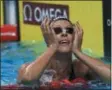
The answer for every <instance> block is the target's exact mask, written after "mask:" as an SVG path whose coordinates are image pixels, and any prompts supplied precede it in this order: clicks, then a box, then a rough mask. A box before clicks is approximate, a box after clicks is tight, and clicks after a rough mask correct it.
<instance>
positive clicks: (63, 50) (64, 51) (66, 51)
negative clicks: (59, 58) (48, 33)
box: [58, 47, 71, 53]
mask: <svg viewBox="0 0 112 90" xmlns="http://www.w3.org/2000/svg"><path fill="white" fill-rule="evenodd" d="M58 51H59V52H61V53H68V52H71V48H66V47H63V48H59V49H58Z"/></svg>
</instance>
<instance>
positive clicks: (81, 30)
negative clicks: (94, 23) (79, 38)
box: [77, 22, 83, 32]
mask: <svg viewBox="0 0 112 90" xmlns="http://www.w3.org/2000/svg"><path fill="white" fill-rule="evenodd" d="M77 25H78V27H79V28H80V32H83V29H82V27H81V25H80V24H79V22H77Z"/></svg>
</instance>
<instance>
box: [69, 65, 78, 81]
mask: <svg viewBox="0 0 112 90" xmlns="http://www.w3.org/2000/svg"><path fill="white" fill-rule="evenodd" d="M75 78H76V77H75V73H74V69H73V64H71V72H70V77H69V80H70V81H71V80H73V79H75Z"/></svg>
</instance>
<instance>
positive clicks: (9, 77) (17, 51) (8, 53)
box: [0, 41, 111, 90]
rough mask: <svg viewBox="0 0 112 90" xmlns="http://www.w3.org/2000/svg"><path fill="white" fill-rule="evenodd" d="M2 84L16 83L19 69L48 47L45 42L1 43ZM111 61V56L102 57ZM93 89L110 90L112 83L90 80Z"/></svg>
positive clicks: (105, 60)
mask: <svg viewBox="0 0 112 90" xmlns="http://www.w3.org/2000/svg"><path fill="white" fill-rule="evenodd" d="M0 49H1V85H14V84H16V82H17V75H18V69H19V68H20V66H21V65H22V64H24V63H27V62H32V61H33V60H35V59H36V58H38V56H39V55H41V53H43V52H44V50H45V49H46V45H45V43H44V42H36V41H31V42H18V43H17V42H8V43H1V48H0ZM102 60H103V61H104V62H105V63H108V64H109V63H111V60H110V58H107V57H106V58H102ZM88 84H89V86H90V88H91V89H92V90H110V85H109V84H105V83H103V82H102V81H99V80H93V81H89V82H88Z"/></svg>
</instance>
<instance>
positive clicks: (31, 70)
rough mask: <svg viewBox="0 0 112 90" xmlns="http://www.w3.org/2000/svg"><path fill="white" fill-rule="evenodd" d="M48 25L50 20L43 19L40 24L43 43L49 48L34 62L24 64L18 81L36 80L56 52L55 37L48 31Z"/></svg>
mask: <svg viewBox="0 0 112 90" xmlns="http://www.w3.org/2000/svg"><path fill="white" fill-rule="evenodd" d="M49 24H50V20H49V19H48V18H45V19H44V20H43V22H42V24H41V29H42V33H43V36H44V37H45V41H46V43H47V44H48V46H49V47H48V48H47V50H46V51H45V52H44V53H43V54H42V55H41V56H40V57H39V58H38V59H36V60H35V61H34V62H32V63H31V64H25V65H23V66H22V67H21V68H20V70H19V77H18V80H19V81H32V80H35V79H38V78H39V77H40V75H41V73H42V72H43V71H44V69H45V68H46V66H47V65H48V63H49V62H50V60H51V57H52V56H53V55H54V53H55V52H56V50H57V48H58V43H57V40H56V39H55V35H54V34H53V33H52V32H51V30H50V25H49Z"/></svg>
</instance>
